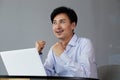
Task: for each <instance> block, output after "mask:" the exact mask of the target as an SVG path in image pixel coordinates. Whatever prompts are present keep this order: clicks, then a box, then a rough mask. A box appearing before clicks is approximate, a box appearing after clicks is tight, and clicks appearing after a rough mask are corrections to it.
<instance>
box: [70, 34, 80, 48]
mask: <svg viewBox="0 0 120 80" xmlns="http://www.w3.org/2000/svg"><path fill="white" fill-rule="evenodd" d="M77 38H78V37H77V35H76V34H74V35H73V37H72V38H71V40H70V41H69V43H68V45H70V46H75V44H76V41H77Z"/></svg>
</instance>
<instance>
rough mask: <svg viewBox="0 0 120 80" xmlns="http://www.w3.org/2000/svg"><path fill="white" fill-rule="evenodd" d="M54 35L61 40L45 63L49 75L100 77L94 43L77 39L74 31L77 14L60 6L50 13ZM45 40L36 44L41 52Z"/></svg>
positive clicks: (52, 49) (54, 46) (85, 39)
mask: <svg viewBox="0 0 120 80" xmlns="http://www.w3.org/2000/svg"><path fill="white" fill-rule="evenodd" d="M51 22H52V26H53V27H52V29H53V33H54V35H55V36H56V37H57V38H58V39H59V41H58V42H56V43H55V44H54V45H53V46H52V47H51V49H50V50H49V53H48V56H47V58H46V61H45V63H44V67H45V70H46V73H47V75H48V76H54V75H55V74H57V75H58V76H67V77H88V78H97V68H96V61H95V54H94V49H93V46H92V43H91V41H90V40H89V39H87V38H80V37H78V36H77V35H76V34H75V32H74V29H75V28H76V25H77V15H76V13H75V11H74V10H73V9H71V8H67V7H58V8H56V9H54V10H53V12H52V13H51ZM44 45H45V42H44V41H38V42H36V48H37V49H38V52H39V53H41V51H42V49H43V47H44Z"/></svg>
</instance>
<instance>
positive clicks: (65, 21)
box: [52, 13, 75, 40]
mask: <svg viewBox="0 0 120 80" xmlns="http://www.w3.org/2000/svg"><path fill="white" fill-rule="evenodd" d="M52 24H53V33H54V35H55V36H56V37H57V38H58V39H60V40H66V39H70V38H71V37H72V36H73V30H74V28H75V23H74V22H72V23H71V21H70V19H69V17H68V16H67V15H66V14H65V13H60V14H58V15H56V16H55V18H54V19H53V23H52Z"/></svg>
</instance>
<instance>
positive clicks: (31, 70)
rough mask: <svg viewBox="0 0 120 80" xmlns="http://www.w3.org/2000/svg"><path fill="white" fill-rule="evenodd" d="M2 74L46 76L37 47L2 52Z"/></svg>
mask: <svg viewBox="0 0 120 80" xmlns="http://www.w3.org/2000/svg"><path fill="white" fill-rule="evenodd" d="M0 60H1V61H0V75H10V76H46V72H45V69H44V66H43V64H42V61H41V59H40V56H39V54H38V52H37V50H36V48H28V49H21V50H12V51H3V52H0Z"/></svg>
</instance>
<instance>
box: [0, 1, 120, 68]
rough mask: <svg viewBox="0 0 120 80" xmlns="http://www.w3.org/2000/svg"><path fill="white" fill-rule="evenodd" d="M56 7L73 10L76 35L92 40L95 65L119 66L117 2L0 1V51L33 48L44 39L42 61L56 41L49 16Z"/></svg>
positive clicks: (118, 6)
mask: <svg viewBox="0 0 120 80" xmlns="http://www.w3.org/2000/svg"><path fill="white" fill-rule="evenodd" d="M59 6H67V7H71V8H73V9H74V10H75V11H76V13H77V15H78V18H79V20H78V25H77V28H76V30H75V31H76V34H78V35H79V36H80V37H87V38H90V39H91V40H92V42H93V45H94V48H95V52H96V60H97V64H98V66H101V65H107V64H120V59H119V58H120V37H119V35H120V0H0V51H7V50H15V49H24V48H32V47H35V41H37V40H45V41H46V42H47V44H46V47H45V48H44V50H43V53H44V56H43V59H44V60H45V58H46V55H47V53H48V51H49V48H50V46H52V45H53V44H54V43H55V42H56V41H57V39H56V38H55V36H54V35H53V33H52V24H51V22H50V14H51V12H52V11H53V9H54V8H56V7H59Z"/></svg>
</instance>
